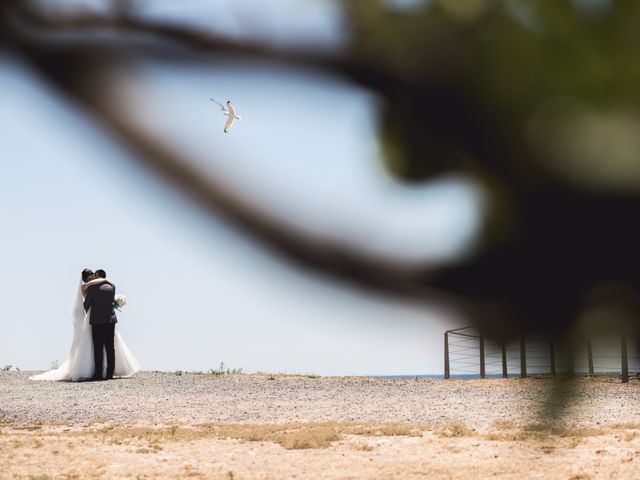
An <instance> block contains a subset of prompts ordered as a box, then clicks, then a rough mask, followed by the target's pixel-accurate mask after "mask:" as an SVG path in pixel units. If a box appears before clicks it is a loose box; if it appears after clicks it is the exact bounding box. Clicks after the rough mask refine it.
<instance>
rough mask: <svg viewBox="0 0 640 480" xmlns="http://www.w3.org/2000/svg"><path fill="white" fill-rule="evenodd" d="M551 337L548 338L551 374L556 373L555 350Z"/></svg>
mask: <svg viewBox="0 0 640 480" xmlns="http://www.w3.org/2000/svg"><path fill="white" fill-rule="evenodd" d="M553 343H554V342H553V338H552V339H551V340H549V361H550V362H551V375H555V374H556V352H555V350H554V345H553Z"/></svg>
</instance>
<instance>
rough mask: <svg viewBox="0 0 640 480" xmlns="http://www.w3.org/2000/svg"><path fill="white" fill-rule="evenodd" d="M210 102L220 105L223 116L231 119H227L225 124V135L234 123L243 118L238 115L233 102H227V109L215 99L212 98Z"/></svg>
mask: <svg viewBox="0 0 640 480" xmlns="http://www.w3.org/2000/svg"><path fill="white" fill-rule="evenodd" d="M209 100H211V101H212V102H213V103H217V104H218V105H220V109H221V110H222V114H223V115H226V116H227V117H229V118H228V119H227V122H226V123H225V124H224V133H227V132H228V131H229V129H230V128H231V125H233V122H235V121H236V120H240V119H241V118H242V117H240V115H236V109H235V107H234V106H233V104H232V103H231V100H227V108H225V107H224V105H222V104H221V103H220V102H216V101H215V100H214V99H213V98H210V99H209Z"/></svg>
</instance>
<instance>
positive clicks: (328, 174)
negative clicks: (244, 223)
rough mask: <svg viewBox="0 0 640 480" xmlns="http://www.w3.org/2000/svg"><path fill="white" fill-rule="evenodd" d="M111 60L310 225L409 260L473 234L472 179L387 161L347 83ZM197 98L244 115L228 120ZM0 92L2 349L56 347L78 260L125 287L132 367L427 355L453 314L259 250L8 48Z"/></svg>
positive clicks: (183, 128)
mask: <svg viewBox="0 0 640 480" xmlns="http://www.w3.org/2000/svg"><path fill="white" fill-rule="evenodd" d="M319 24H321V25H322V22H319ZM118 78H119V79H118V80H117V81H118V82H119V85H120V87H121V88H122V89H123V90H124V91H125V92H126V95H125V96H124V99H125V102H124V103H126V104H127V105H128V106H129V108H130V109H131V113H132V117H133V118H135V119H136V120H137V121H138V122H140V123H141V124H142V125H143V126H144V127H145V128H146V129H147V130H148V131H149V132H150V133H153V134H156V135H159V136H161V138H162V139H163V141H165V142H166V143H167V145H168V146H171V148H178V149H180V150H181V151H183V152H184V153H186V154H188V155H189V156H190V157H191V158H193V161H194V162H195V164H196V165H197V166H198V167H199V168H201V169H202V172H203V175H212V174H215V175H216V177H217V178H220V179H223V180H224V181H227V182H229V184H231V185H234V186H235V188H236V189H237V190H238V191H239V192H241V193H242V197H243V198H244V199H245V200H246V201H248V202H252V204H254V205H256V206H258V207H260V208H262V209H263V212H264V213H265V214H269V215H273V216H275V217H276V218H278V219H280V220H281V221H286V222H288V223H289V224H291V225H292V226H294V227H295V228H297V229H300V230H302V231H304V232H306V233H308V234H312V235H315V236H317V237H318V238H323V239H327V240H330V241H340V242H344V243H347V244H348V245H351V246H352V247H353V248H358V249H362V250H366V251H368V252H371V253H375V254H377V255H380V256H383V257H388V258H391V259H394V260H398V261H402V262H406V263H408V264H411V262H415V261H416V260H424V259H429V260H431V261H434V262H438V261H443V260H446V259H450V258H455V256H456V255H457V254H458V253H459V252H460V251H463V250H464V249H465V248H466V247H468V245H470V244H471V243H472V241H473V238H474V235H475V234H476V233H477V226H478V218H479V215H481V211H482V209H481V206H482V202H481V196H480V194H479V192H478V191H477V190H476V189H475V188H474V187H473V186H472V185H469V184H468V183H466V182H465V181H464V180H463V179H459V178H453V177H452V178H447V179H442V180H441V181H439V182H437V183H434V184H431V185H426V186H423V187H414V188H408V187H402V186H400V185H398V184H396V183H395V182H393V181H392V180H391V179H389V178H388V176H387V175H386V173H385V172H384V170H383V168H382V166H381V160H380V155H381V154H380V149H379V145H378V143H377V137H376V131H377V124H376V112H377V110H376V108H377V106H376V100H375V98H373V97H372V96H371V95H370V94H369V93H367V92H365V91H363V90H360V89H357V88H355V87H353V86H352V85H350V84H348V83H346V82H344V81H341V80H339V79H336V78H328V77H326V76H322V75H319V74H317V73H315V72H302V71H297V70H292V69H286V70H285V69H280V68H278V69H276V68H274V67H273V66H269V65H247V64H237V63H232V62H230V61H223V60H219V61H217V62H215V63H214V62H209V63H206V64H205V65H203V66H200V67H188V66H186V65H180V64H174V65H172V64H168V63H163V62H158V61H155V62H151V61H145V62H141V63H140V64H138V65H137V66H136V67H135V68H133V67H131V68H129V69H127V70H123V71H122V72H121V74H120V75H119V77H118ZM105 94H108V92H105ZM210 96H214V97H217V98H218V99H219V100H220V101H224V100H226V99H228V98H230V99H232V100H233V101H234V103H235V104H236V106H237V108H238V111H239V113H240V114H241V115H242V116H243V119H242V121H240V122H238V124H236V125H234V128H233V130H232V132H231V133H230V134H228V135H225V134H223V133H222V124H223V122H224V118H223V117H222V116H221V115H220V113H219V112H217V111H216V107H215V106H214V105H213V104H211V103H210V102H209V101H208V98H209V97H210ZM0 101H1V102H2V105H3V108H2V109H1V110H0V141H1V142H2V171H3V174H2V176H1V177H0V205H2V208H1V210H0V221H1V222H2V224H3V234H2V241H1V244H0V247H1V248H0V261H1V264H2V269H1V270H0V304H1V305H3V315H2V318H3V320H2V328H3V334H2V335H0V364H2V365H4V364H8V363H10V364H14V365H18V366H19V367H21V368H23V369H44V368H47V367H48V365H49V363H50V362H51V361H52V360H54V359H57V360H59V361H61V360H63V359H64V357H65V355H66V353H67V349H68V346H69V342H70V337H71V325H70V318H69V317H70V313H71V303H72V301H73V298H74V290H75V288H76V287H77V282H78V276H79V272H80V270H81V269H82V268H83V267H85V266H90V267H93V268H97V267H103V268H105V269H106V270H107V272H108V273H109V275H110V277H112V279H113V280H114V281H115V282H116V284H117V286H118V291H119V292H120V293H123V294H125V295H127V296H128V298H129V305H127V307H126V310H125V311H124V312H123V313H122V314H121V323H120V324H119V328H120V330H121V332H122V333H123V335H124V338H125V340H126V341H127V343H128V344H129V346H130V347H131V349H132V350H133V351H134V353H135V354H136V356H137V357H138V359H139V360H140V362H141V363H142V365H143V368H144V369H148V370H153V369H160V370H176V369H182V370H205V369H208V368H211V367H214V366H217V365H218V364H219V362H220V361H224V362H225V363H226V364H227V365H229V366H231V367H243V368H244V369H245V370H246V371H272V372H315V373H318V374H342V375H348V374H378V375H384V374H419V373H441V370H442V333H443V331H444V329H445V328H448V327H450V326H458V325H459V323H458V322H459V320H456V319H452V318H451V316H450V314H447V313H446V312H442V311H438V310H437V309H436V308H435V307H432V308H425V307H424V306H423V305H414V304H408V303H404V302H401V301H398V300H391V299H388V298H381V297H379V296H376V295H374V294H370V293H366V292H363V291H359V290H355V289H352V288H350V287H348V286H345V285H343V284H340V283H336V282H334V281H332V280H330V279H326V278H323V277H321V276H317V275H311V274H309V273H308V272H307V271H306V270H302V269H300V268H298V267H297V266H295V265H292V264H291V263H289V262H285V261H282V260H281V259H280V258H278V257H274V256H272V255H271V252H270V251H269V250H267V249H264V248H263V247H262V246H261V245H259V244H256V243H255V242H254V241H253V240H252V239H250V238H247V237H246V236H244V235H243V234H241V233H239V232H236V231H234V230H231V229H229V228H228V227H227V226H225V224H223V223H222V222H221V221H219V220H218V219H215V218H211V217H210V216H208V215H206V214H204V213H203V212H201V211H200V210H199V209H198V208H197V207H196V208H194V205H193V204H192V203H191V202H190V201H189V200H187V199H185V198H184V197H182V196H181V195H179V194H176V193H174V192H172V191H171V190H170V189H169V188H167V187H166V186H165V185H164V184H162V183H159V182H158V181H156V180H155V179H154V178H153V177H152V176H150V175H149V174H148V173H147V172H146V171H142V170H141V169H140V168H139V167H138V166H137V165H136V164H135V162H133V161H132V160H131V158H130V157H129V154H128V153H127V152H126V151H124V150H122V149H121V148H120V147H119V146H118V145H117V144H115V143H114V142H113V141H112V140H111V139H109V138H108V137H107V136H105V135H104V133H103V132H101V131H100V130H99V129H98V128H96V127H95V125H93V123H92V121H91V119H90V118H89V117H87V116H85V115H84V114H83V113H82V112H77V111H74V110H73V108H72V107H70V106H69V105H67V104H66V103H65V102H64V101H63V100H61V99H60V98H59V97H58V96H57V95H56V94H55V92H53V91H52V90H51V89H50V88H49V87H48V86H47V85H44V84H43V83H42V82H41V81H40V80H39V79H38V78H37V77H35V76H34V75H33V74H32V73H31V72H30V71H29V70H28V68H27V67H25V66H24V65H22V64H21V63H19V61H18V60H16V59H15V58H12V57H9V56H7V55H3V56H1V57H0ZM113 101H114V102H115V101H118V99H117V98H114V99H113ZM283 105H286V109H283V108H282V106H283Z"/></svg>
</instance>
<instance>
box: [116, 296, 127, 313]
mask: <svg viewBox="0 0 640 480" xmlns="http://www.w3.org/2000/svg"><path fill="white" fill-rule="evenodd" d="M126 304H127V297H125V296H124V295H120V294H117V295H116V296H115V298H114V299H113V308H115V309H116V310H118V311H120V310H121V309H122V307H124V306H125V305H126Z"/></svg>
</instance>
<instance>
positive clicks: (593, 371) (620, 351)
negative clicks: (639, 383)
mask: <svg viewBox="0 0 640 480" xmlns="http://www.w3.org/2000/svg"><path fill="white" fill-rule="evenodd" d="M639 372H640V356H638V352H636V351H635V350H631V349H630V345H629V339H628V337H627V335H625V334H624V333H619V334H616V335H607V336H600V337H597V338H593V339H586V340H584V341H581V342H559V341H558V340H557V339H555V338H552V337H545V336H541V335H533V334H531V335H522V336H521V337H520V338H519V339H516V340H513V341H510V342H497V341H494V340H491V339H488V338H486V337H484V336H483V335H481V334H480V333H479V332H478V330H477V328H476V327H474V326H467V327H461V328H455V329H452V330H447V331H445V332H444V378H445V379H448V378H451V376H452V375H454V376H455V375H479V376H480V378H488V377H503V378H508V377H510V376H519V377H522V378H524V377H527V376H528V375H551V376H555V375H568V376H574V375H619V376H620V379H621V380H622V382H628V381H629V375H631V374H638V373H639Z"/></svg>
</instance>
